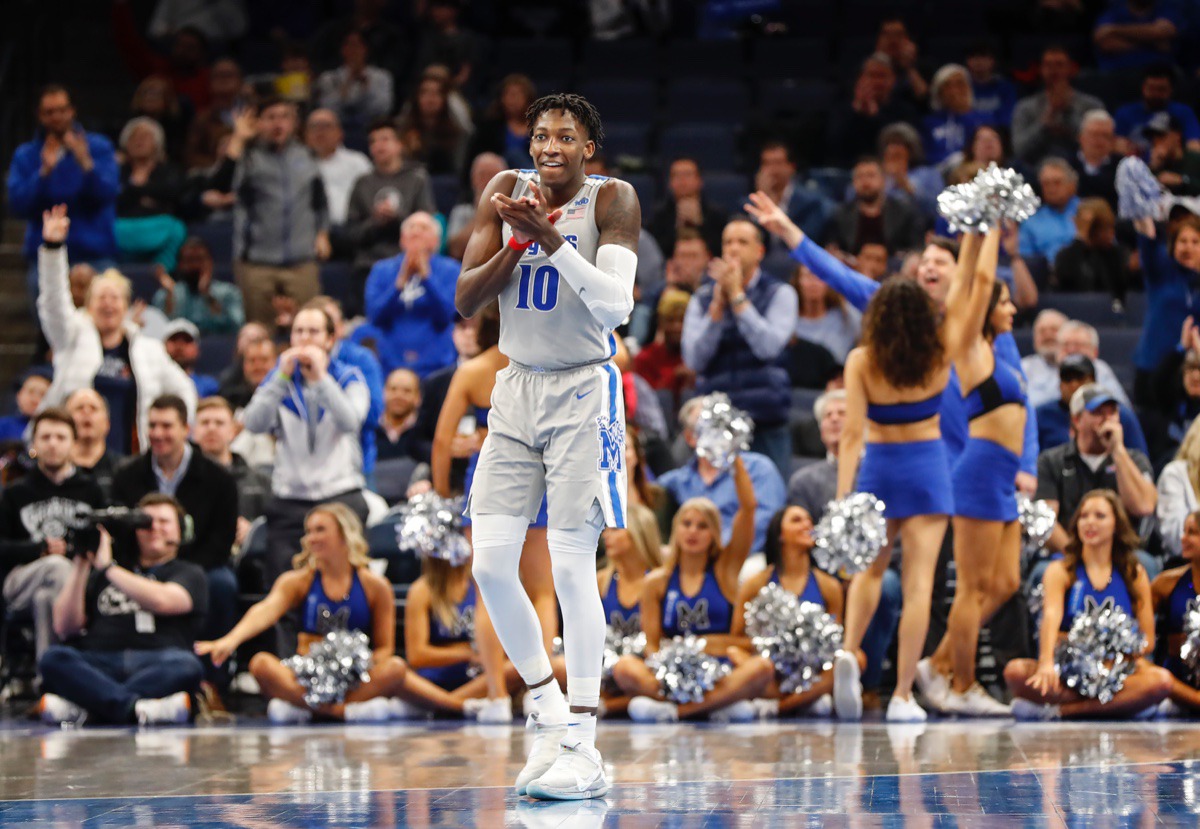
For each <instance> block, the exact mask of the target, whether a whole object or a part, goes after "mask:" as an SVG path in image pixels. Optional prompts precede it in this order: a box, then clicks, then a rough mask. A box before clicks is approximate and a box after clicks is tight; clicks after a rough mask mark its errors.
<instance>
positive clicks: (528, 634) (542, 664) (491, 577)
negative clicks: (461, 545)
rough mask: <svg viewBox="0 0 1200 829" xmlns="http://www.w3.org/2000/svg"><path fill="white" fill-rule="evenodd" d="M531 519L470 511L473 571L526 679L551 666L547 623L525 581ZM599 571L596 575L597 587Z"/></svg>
mask: <svg viewBox="0 0 1200 829" xmlns="http://www.w3.org/2000/svg"><path fill="white" fill-rule="evenodd" d="M528 529H529V519H527V518H522V517H520V516H512V515H473V516H471V546H472V547H474V549H475V557H474V561H473V563H472V565H471V572H472V574H473V575H474V576H475V583H476V584H478V585H479V592H480V593H481V594H482V595H483V601H484V603H485V604H486V605H487V609H488V615H489V616H491V618H492V625H493V626H494V627H495V628H496V636H497V637H499V639H500V644H501V645H503V646H504V651H505V653H507V654H508V658H509V659H510V660H512V663H513V667H515V668H516V669H517V672H518V673H519V674H520V675H521V678H522V679H523V680H525V683H526V684H527V685H532V684H533V683H535V682H541V681H542V680H544V679H545V678H546V677H547V676H549V675H550V674H551V672H552V670H551V667H550V658H549V657H548V656H547V655H546V649H545V647H544V646H543V644H542V627H541V625H540V624H539V623H538V617H537V611H535V610H534V609H533V603H532V602H531V601H529V594H527V593H526V592H525V587H524V585H522V584H521V574H520V566H521V547H522V546H523V545H524V543H525V532H526V530H528ZM595 580H596V579H595V576H593V577H592V582H593V587H594V586H595Z"/></svg>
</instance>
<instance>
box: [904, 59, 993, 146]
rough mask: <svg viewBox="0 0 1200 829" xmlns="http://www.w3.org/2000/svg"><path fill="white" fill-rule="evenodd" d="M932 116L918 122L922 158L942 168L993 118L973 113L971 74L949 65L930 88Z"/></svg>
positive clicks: (940, 72) (963, 69)
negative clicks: (922, 141) (923, 147)
mask: <svg viewBox="0 0 1200 829" xmlns="http://www.w3.org/2000/svg"><path fill="white" fill-rule="evenodd" d="M929 106H930V109H932V110H933V112H932V113H930V114H929V115H926V116H925V118H924V119H923V120H922V122H921V133H922V136H923V137H924V139H925V157H926V158H927V159H928V160H929V163H930V164H941V163H942V162H943V161H945V160H946V159H948V158H949V157H950V156H952V155H954V154H955V153H961V152H962V151H963V150H965V149H966V147H967V139H968V138H969V137H970V136H971V134H972V133H974V132H975V130H976V129H977V128H978V127H980V126H982V125H984V124H990V123H992V116H990V115H988V114H985V113H981V112H978V111H977V110H976V109H975V99H974V97H973V96H972V94H971V74H970V73H969V72H968V71H967V68H966V67H965V66H961V65H960V64H957V63H948V64H946V65H945V66H943V67H942V68H941V69H939V70H938V71H937V74H935V75H934V76H933V80H932V81H931V82H930V84H929Z"/></svg>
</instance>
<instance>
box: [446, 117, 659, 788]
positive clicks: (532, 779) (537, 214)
mask: <svg viewBox="0 0 1200 829" xmlns="http://www.w3.org/2000/svg"><path fill="white" fill-rule="evenodd" d="M526 122H527V125H528V128H529V152H530V155H531V156H532V157H533V162H534V167H535V169H533V170H508V171H505V172H503V173H499V174H498V175H497V176H496V177H495V178H493V179H492V181H491V183H490V184H489V185H488V187H487V190H486V191H485V192H484V193H483V194H482V196H481V197H480V200H479V207H478V209H477V211H476V215H475V227H474V230H473V231H472V233H471V239H470V241H469V242H468V244H467V250H466V254H465V255H464V256H463V269H462V275H461V276H460V277H459V281H458V290H457V296H456V298H455V303H456V305H457V306H458V310H459V312H460V313H461V314H462V315H463V316H466V317H470V316H473V315H474V314H476V313H478V312H479V311H480V310H481V309H482V308H483V307H484V306H485V305H487V304H488V303H489V302H491V301H492V300H494V299H497V298H499V301H500V351H501V352H503V353H504V355H505V356H507V357H508V358H509V367H508V368H506V369H504V370H502V371H500V372H499V374H498V375H497V376H496V388H495V391H494V392H493V393H492V409H491V413H490V415H489V417H488V436H487V439H486V440H485V441H484V444H483V449H482V450H481V452H480V456H479V465H478V468H477V470H476V472H475V481H474V485H473V487H472V490H471V496H470V500H469V502H468V505H467V509H468V510H469V512H470V515H471V522H472V526H473V528H474V548H475V559H474V565H473V569H474V575H475V581H476V583H477V584H478V585H479V591H480V593H481V594H482V595H483V600H484V603H485V604H486V605H487V609H488V613H489V615H490V616H491V618H492V620H493V622H494V624H495V628H496V633H497V634H498V635H499V637H500V642H501V644H503V645H504V649H505V651H507V652H508V656H509V658H510V659H511V660H512V663H513V665H514V666H515V667H516V669H517V671H518V672H519V673H520V674H521V677H522V678H523V679H524V680H525V683H526V685H528V686H529V688H530V689H531V691H532V692H533V697H534V699H535V701H536V709H537V710H536V711H535V712H534V713H533V715H532V716H531V718H530V726H531V727H532V728H533V730H534V739H533V747H532V750H531V751H530V754H529V759H528V761H527V762H526V764H525V767H524V768H523V769H522V770H521V773H520V774H519V775H518V776H517V783H516V790H517V793H518V794H529V795H531V796H533V797H537V798H543V799H553V800H582V799H585V798H594V797H602V796H603V795H604V794H605V793H607V792H608V789H609V783H608V780H607V778H606V777H605V774H604V766H603V762H602V760H601V758H600V753H599V752H598V751H597V750H596V746H595V739H596V709H597V706H598V705H599V701H600V673H601V659H602V656H603V652H604V633H605V618H604V610H603V606H602V604H601V601H600V593H599V591H598V590H597V589H596V545H597V542H598V540H599V537H600V532H601V530H603V529H604V528H605V527H624V526H625V494H626V476H625V470H624V454H625V407H624V401H623V399H622V396H621V376H620V372H619V371H618V370H617V368H616V366H615V365H613V362H612V357H613V355H615V354H616V339H615V338H614V336H613V333H612V332H613V329H614V328H615V327H616V326H618V325H620V324H621V323H622V322H623V321H624V320H625V318H626V317H627V316H628V315H629V312H630V311H631V310H632V309H633V280H634V272H635V270H636V269H637V243H638V233H639V231H640V227H641V208H640V207H639V206H638V200H637V195H636V194H635V192H634V190H633V188H632V187H631V186H630V185H629V184H627V183H626V182H623V181H617V180H615V179H608V178H605V177H603V176H588V175H586V174H585V172H584V164H585V163H586V162H587V161H588V159H590V158H591V157H592V156H593V155H595V153H596V150H597V148H598V147H599V146H600V143H601V141H602V140H603V137H604V132H603V128H602V127H601V124H600V116H599V113H597V112H596V109H595V108H594V107H593V106H592V105H591V104H589V103H588V102H587V101H586V100H585V99H584V98H582V97H580V96H578V95H571V94H559V95H548V96H546V97H544V98H540V99H538V100H537V101H535V102H534V103H533V105H532V106H530V108H529V111H528V113H527V115H526ZM543 492H545V494H546V496H547V501H548V513H549V514H548V522H547V526H548V531H547V542H548V545H549V547H550V560H551V570H552V573H553V576H554V587H555V591H556V593H557V594H558V600H559V606H560V607H561V608H562V610H563V641H564V646H565V656H566V662H567V698H564V697H563V694H562V691H561V690H559V687H558V684H557V683H556V682H555V681H554V674H553V672H552V671H551V668H550V658H549V655H548V654H547V653H546V649H545V647H544V645H543V643H542V634H541V629H540V628H539V626H538V619H537V615H536V613H535V612H534V609H533V606H532V604H530V601H529V597H528V596H527V595H526V593H525V590H524V589H522V587H521V582H520V578H519V576H518V569H517V568H518V564H519V561H520V556H521V544H522V542H523V541H524V539H525V531H526V529H527V528H528V526H529V524H530V522H531V521H532V520H533V519H534V518H535V517H536V516H537V513H538V508H539V506H540V503H541V500H542V494H543Z"/></svg>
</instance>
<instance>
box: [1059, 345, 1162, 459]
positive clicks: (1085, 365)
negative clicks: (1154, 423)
mask: <svg viewBox="0 0 1200 829" xmlns="http://www.w3.org/2000/svg"><path fill="white" fill-rule="evenodd" d="M1095 382H1096V364H1095V363H1094V362H1092V359H1091V358H1090V357H1088V356H1087V355H1086V354H1068V355H1067V356H1066V357H1063V359H1062V362H1061V363H1059V365H1058V388H1059V392H1060V397H1059V399H1058V400H1051V401H1049V402H1047V403H1043V404H1042V405H1040V406H1038V407H1037V425H1038V446H1040V447H1042V448H1043V449H1050V448H1052V447H1055V446H1062V445H1063V444H1064V443H1067V442H1069V441H1070V440H1071V397H1072V396H1073V395H1074V394H1075V392H1076V391H1078V390H1079V389H1080V387H1082V386H1085V385H1089V384H1094V383H1095ZM1097 388H1102V387H1101V386H1097ZM1113 400H1115V401H1116V403H1117V416H1118V419H1119V420H1120V422H1121V429H1122V431H1123V432H1124V433H1125V447H1126V448H1127V449H1137V450H1138V451H1139V452H1142V453H1143V454H1146V455H1149V450H1148V449H1147V447H1146V436H1145V435H1144V434H1143V433H1142V424H1140V423H1139V422H1138V419H1137V417H1136V416H1135V415H1134V413H1133V412H1132V411H1130V409H1129V408H1128V407H1127V406H1125V405H1123V404H1122V403H1121V402H1120V400H1118V399H1117V397H1116V396H1115V395H1114V396H1113Z"/></svg>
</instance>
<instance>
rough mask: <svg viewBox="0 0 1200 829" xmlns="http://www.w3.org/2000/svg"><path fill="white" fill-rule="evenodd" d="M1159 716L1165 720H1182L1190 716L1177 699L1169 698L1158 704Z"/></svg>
mask: <svg viewBox="0 0 1200 829" xmlns="http://www.w3.org/2000/svg"><path fill="white" fill-rule="evenodd" d="M1158 716H1159V717H1160V718H1162V719H1164V720H1180V719H1184V718H1186V717H1188V716H1189V712H1187V711H1185V710H1184V709H1183V707H1182V706H1180V705H1179V703H1177V702H1175V700H1173V699H1170V698H1167V699H1164V700H1163V701H1162V702H1160V703H1159V704H1158Z"/></svg>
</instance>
